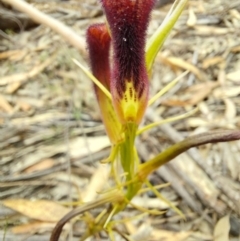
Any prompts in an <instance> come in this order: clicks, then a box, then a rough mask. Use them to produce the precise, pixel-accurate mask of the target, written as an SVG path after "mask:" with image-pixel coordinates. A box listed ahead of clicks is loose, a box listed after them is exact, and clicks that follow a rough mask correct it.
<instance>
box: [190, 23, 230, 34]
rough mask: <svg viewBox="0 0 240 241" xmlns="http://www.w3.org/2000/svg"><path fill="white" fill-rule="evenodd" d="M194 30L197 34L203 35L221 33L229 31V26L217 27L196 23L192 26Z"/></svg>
mask: <svg viewBox="0 0 240 241" xmlns="http://www.w3.org/2000/svg"><path fill="white" fill-rule="evenodd" d="M194 28H195V30H196V31H197V34H199V35H203V36H206V35H207V36H209V35H210V36H212V35H222V34H227V33H229V28H220V27H219V28H217V27H213V26H206V25H202V26H200V25H198V26H194Z"/></svg>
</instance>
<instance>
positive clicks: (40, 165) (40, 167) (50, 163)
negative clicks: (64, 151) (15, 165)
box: [24, 158, 55, 173]
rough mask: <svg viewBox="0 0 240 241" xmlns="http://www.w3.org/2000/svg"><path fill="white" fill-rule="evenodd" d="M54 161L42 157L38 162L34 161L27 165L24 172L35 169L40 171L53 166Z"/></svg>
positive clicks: (30, 171) (34, 170)
mask: <svg viewBox="0 0 240 241" xmlns="http://www.w3.org/2000/svg"><path fill="white" fill-rule="evenodd" d="M54 164H55V161H54V159H51V158H49V159H44V160H42V161H40V162H38V163H36V164H35V165H33V166H30V167H28V168H27V169H25V171H24V172H25V173H32V172H36V171H42V170H45V169H48V168H51V167H52V166H54Z"/></svg>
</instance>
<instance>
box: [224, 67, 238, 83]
mask: <svg viewBox="0 0 240 241" xmlns="http://www.w3.org/2000/svg"><path fill="white" fill-rule="evenodd" d="M226 77H227V79H228V80H231V81H233V82H240V70H237V71H234V72H231V73H228V74H227V76H226Z"/></svg>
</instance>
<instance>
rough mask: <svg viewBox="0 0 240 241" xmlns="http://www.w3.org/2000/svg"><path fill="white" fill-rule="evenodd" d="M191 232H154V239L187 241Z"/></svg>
mask: <svg viewBox="0 0 240 241" xmlns="http://www.w3.org/2000/svg"><path fill="white" fill-rule="evenodd" d="M190 235H191V232H186V231H183V232H171V231H166V230H156V229H155V230H153V231H152V237H153V239H151V240H154V241H159V240H164V241H185V240H186V239H187V238H188V237H189V236H190Z"/></svg>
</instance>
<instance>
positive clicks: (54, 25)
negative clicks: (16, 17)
mask: <svg viewBox="0 0 240 241" xmlns="http://www.w3.org/2000/svg"><path fill="white" fill-rule="evenodd" d="M1 1H2V2H4V3H6V4H8V5H11V6H12V7H13V8H15V9H17V10H19V11H20V12H23V13H25V14H27V15H28V16H29V17H30V18H31V19H33V20H34V21H35V22H37V23H40V24H43V25H45V26H47V27H49V28H51V29H52V30H53V31H54V32H56V33H58V34H59V35H61V36H62V37H63V38H64V39H65V40H66V41H67V42H68V43H69V44H71V45H72V46H73V47H75V48H77V49H78V50H80V51H81V52H84V51H85V49H86V48H85V41H84V40H83V39H82V38H81V37H80V36H78V35H77V34H76V33H75V32H74V31H73V30H72V29H71V28H69V27H67V26H66V25H65V24H63V23H61V22H60V21H58V20H57V19H54V18H52V17H50V16H48V15H47V14H45V13H43V12H41V11H39V10H38V9H36V8H34V7H33V6H31V5H30V4H28V3H27V2H25V1H23V0H1Z"/></svg>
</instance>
